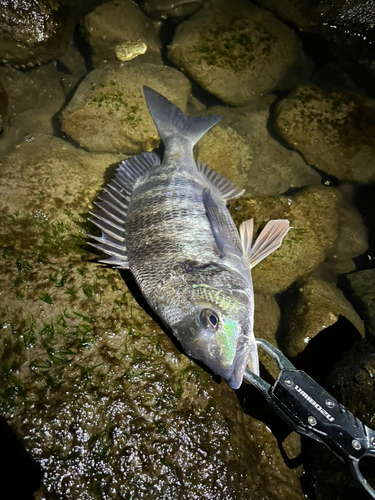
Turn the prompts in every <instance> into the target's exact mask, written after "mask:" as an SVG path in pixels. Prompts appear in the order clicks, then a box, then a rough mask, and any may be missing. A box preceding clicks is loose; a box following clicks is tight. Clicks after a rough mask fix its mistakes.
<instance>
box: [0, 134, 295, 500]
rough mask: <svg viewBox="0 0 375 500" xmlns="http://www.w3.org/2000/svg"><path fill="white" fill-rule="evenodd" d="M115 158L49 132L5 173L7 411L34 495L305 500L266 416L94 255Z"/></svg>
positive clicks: (2, 345) (0, 347)
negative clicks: (189, 350)
mask: <svg viewBox="0 0 375 500" xmlns="http://www.w3.org/2000/svg"><path fill="white" fill-rule="evenodd" d="M117 158H118V157H117V156H114V155H109V154H103V155H98V154H93V153H88V152H86V151H83V150H79V149H76V148H75V147H73V146H72V145H71V144H69V143H67V142H65V141H62V140H60V139H57V138H54V139H51V138H49V137H45V140H44V141H42V140H41V142H39V144H37V143H36V142H31V143H24V144H22V145H21V146H20V147H19V148H17V150H16V153H14V154H12V156H10V157H9V158H8V159H7V161H6V163H5V164H4V165H3V167H2V182H1V183H0V194H1V196H0V212H1V214H2V217H0V224H1V234H2V238H1V242H0V246H1V250H0V270H1V273H0V276H1V277H0V291H1V297H2V300H1V303H0V311H1V312H0V317H1V321H2V323H1V326H2V328H1V342H0V358H1V367H2V371H1V374H0V377H1V384H0V411H1V414H2V415H3V416H4V417H5V418H6V419H7V422H8V423H9V425H11V426H12V428H13V429H14V430H15V432H16V433H17V435H18V437H19V438H20V440H21V441H22V443H23V444H24V446H25V448H26V449H27V450H28V451H29V453H30V454H31V456H32V457H33V458H34V459H35V460H36V461H37V462H38V463H39V464H40V466H41V468H42V470H43V488H42V489H41V490H39V492H38V495H39V498H51V497H52V496H58V497H62V498H63V497H66V498H86V499H88V500H94V499H96V498H98V497H99V496H103V495H105V496H106V497H107V498H121V497H123V498H125V497H127V496H129V495H135V497H137V498H141V497H142V496H143V497H144V498H156V499H158V498H159V499H161V498H182V499H184V498H186V499H188V498H189V500H190V499H193V500H194V499H196V500H199V499H201V498H203V497H207V498H213V497H218V498H221V499H223V500H229V499H231V498H234V497H236V498H239V499H243V500H245V499H248V498H252V499H255V500H257V499H258V500H262V499H264V498H269V499H271V500H284V499H285V498H288V499H291V500H297V499H301V500H302V498H303V494H302V492H301V486H300V482H299V472H298V471H295V470H291V469H289V468H288V467H287V466H286V464H285V463H284V461H283V459H282V457H281V454H280V452H279V448H278V445H277V442H276V439H275V438H274V436H273V435H272V434H271V433H270V432H269V429H268V428H267V427H266V426H265V424H263V423H262V422H260V421H258V420H255V419H253V418H251V417H249V416H247V415H245V414H244V413H243V411H242V409H241V406H240V404H239V402H238V399H237V397H236V395H235V393H234V391H232V390H231V389H230V388H229V387H228V386H227V384H225V383H221V384H218V383H216V382H214V381H213V379H212V377H211V375H209V374H207V373H206V372H205V371H204V370H203V369H202V368H200V367H198V366H197V365H196V364H195V363H193V362H192V361H191V360H189V359H188V358H187V357H186V356H184V355H183V354H181V353H180V352H179V351H178V350H177V349H176V348H175V347H174V345H173V343H172V342H171V341H170V339H169V338H168V337H167V336H166V335H165V334H164V333H163V331H162V330H161V329H160V328H159V326H158V325H157V324H156V323H154V322H153V321H152V319H151V318H150V317H149V316H148V315H147V314H146V313H145V312H144V310H143V309H142V308H141V307H139V306H138V305H137V303H136V302H135V300H134V299H133V298H132V296H131V294H130V292H129V291H128V289H127V287H126V286H125V284H124V282H123V279H122V278H121V276H120V274H119V273H118V271H116V270H111V269H107V268H104V267H101V266H99V265H96V264H94V263H93V262H90V261H89V260H90V259H92V257H93V254H91V253H89V252H88V251H87V250H86V249H85V246H84V241H83V239H82V233H83V232H87V231H88V230H90V231H92V228H90V229H88V228H87V226H86V224H85V222H84V219H82V218H81V217H80V216H79V214H82V213H83V212H86V211H87V209H88V208H89V205H90V201H92V200H93V199H94V197H95V195H96V194H97V193H99V191H100V189H101V185H102V183H103V174H104V171H105V170H106V168H107V165H110V164H113V163H114V162H115V161H117ZM82 223H83V225H84V228H82ZM290 447H291V448H293V447H292V446H291V445H290Z"/></svg>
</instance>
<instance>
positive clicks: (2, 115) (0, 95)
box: [0, 81, 8, 133]
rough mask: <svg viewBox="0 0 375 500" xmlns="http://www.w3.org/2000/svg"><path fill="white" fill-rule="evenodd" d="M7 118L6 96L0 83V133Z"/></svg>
mask: <svg viewBox="0 0 375 500" xmlns="http://www.w3.org/2000/svg"><path fill="white" fill-rule="evenodd" d="M7 118H8V94H7V92H6V90H5V88H4V86H3V84H2V83H1V81H0V133H1V132H2V131H3V129H4V127H5V124H6V121H7Z"/></svg>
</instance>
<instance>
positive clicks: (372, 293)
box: [347, 269, 375, 337]
mask: <svg viewBox="0 0 375 500" xmlns="http://www.w3.org/2000/svg"><path fill="white" fill-rule="evenodd" d="M347 278H348V280H349V283H350V286H351V289H352V291H353V294H354V300H355V304H356V306H357V309H358V311H359V312H360V314H361V316H362V317H363V319H364V321H365V325H366V328H367V332H368V334H369V335H371V336H372V337H375V269H366V270H365V271H358V272H356V273H352V274H348V276H347Z"/></svg>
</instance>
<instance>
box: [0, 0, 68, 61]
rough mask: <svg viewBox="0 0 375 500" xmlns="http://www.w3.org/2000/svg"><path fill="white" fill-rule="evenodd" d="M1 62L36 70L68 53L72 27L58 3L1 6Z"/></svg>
mask: <svg viewBox="0 0 375 500" xmlns="http://www.w3.org/2000/svg"><path fill="white" fill-rule="evenodd" d="M0 17H1V21H2V22H1V23H0V60H1V61H2V62H3V63H9V64H12V65H15V66H25V65H27V66H34V64H41V63H42V62H45V61H48V60H49V59H56V58H57V57H59V55H61V54H63V52H64V51H65V50H66V48H67V46H68V43H69V40H70V38H71V35H72V23H71V22H70V19H69V17H68V16H67V15H66V11H65V9H63V8H62V7H61V6H59V5H58V3H57V2H56V1H55V0H50V1H49V0H6V1H3V2H1V4H0Z"/></svg>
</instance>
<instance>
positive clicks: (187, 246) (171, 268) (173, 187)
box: [90, 87, 289, 388]
mask: <svg viewBox="0 0 375 500" xmlns="http://www.w3.org/2000/svg"><path fill="white" fill-rule="evenodd" d="M144 93H145V97H146V102H147V106H148V108H149V110H150V113H151V115H152V118H153V119H154V122H155V125H156V127H157V129H158V132H159V135H160V137H161V139H162V141H163V143H164V146H165V153H164V157H163V161H162V162H161V161H160V158H159V157H158V156H157V155H156V154H155V153H142V154H141V155H138V156H136V157H134V158H132V159H129V160H125V161H124V162H121V163H120V165H119V168H118V169H117V172H116V176H115V178H114V179H113V180H112V181H111V182H110V183H109V185H108V187H107V188H106V189H105V190H104V195H103V196H101V197H100V201H99V202H98V203H97V206H98V208H99V211H98V212H95V213H93V214H92V215H93V217H94V219H90V220H92V222H93V223H94V224H95V225H96V226H97V227H99V229H101V231H102V236H101V237H98V236H92V239H93V240H94V241H95V243H90V244H91V245H92V246H94V247H95V248H97V249H99V250H100V251H102V252H104V253H106V254H107V255H108V256H109V258H106V259H104V260H101V261H100V262H103V263H105V264H108V265H112V266H114V267H116V268H120V269H129V270H130V271H131V272H132V274H133V276H134V278H135V280H136V282H137V284H138V286H139V288H140V290H141V292H142V294H143V296H144V297H145V299H146V301H147V302H148V304H149V305H150V306H151V308H152V309H153V310H154V311H155V312H156V314H158V315H159V317H160V318H161V319H162V321H163V322H164V323H165V324H166V326H168V327H169V328H170V329H171V331H172V332H173V334H174V335H175V337H176V338H177V339H178V340H179V341H180V343H181V345H182V347H183V349H184V351H185V352H186V353H187V354H189V355H190V356H191V357H193V358H196V359H199V360H201V361H203V363H205V364H206V366H208V367H209V368H210V369H211V370H213V371H214V372H215V373H217V374H219V375H221V376H223V377H224V378H225V379H226V380H227V381H228V383H229V385H230V386H231V387H233V388H238V387H239V386H240V384H241V383H242V378H243V374H244V370H245V367H246V365H248V366H249V368H250V369H251V370H252V371H254V373H256V374H258V373H259V362H258V354H257V346H256V342H255V338H254V333H253V322H254V293H253V285H252V279H251V272H250V271H251V267H252V266H253V265H255V264H256V263H257V262H260V261H261V260H262V259H263V258H265V257H266V256H267V255H268V254H269V253H271V252H272V251H274V250H275V249H276V248H278V246H280V244H281V240H282V238H283V236H285V234H286V233H287V230H288V227H289V226H288V223H287V221H270V222H269V223H268V224H267V225H266V227H265V229H264V230H263V231H262V233H261V235H260V236H259V238H258V240H257V241H256V243H255V245H254V247H252V228H253V226H252V221H246V222H245V223H243V224H242V225H241V226H240V233H241V234H239V233H238V231H237V229H236V227H235V225H234V223H233V220H232V218H231V216H230V214H229V212H228V210H227V208H226V202H227V201H228V200H229V199H231V198H234V197H236V196H240V195H241V194H242V193H243V192H242V191H239V190H238V189H236V187H235V186H234V185H233V183H232V182H230V181H229V180H228V179H226V178H225V177H224V176H222V175H220V174H218V173H216V172H215V171H214V170H212V169H211V168H210V167H208V166H207V165H205V164H204V163H203V162H201V161H198V162H195V161H194V157H193V146H194V144H195V143H196V142H197V141H198V140H199V139H200V137H201V136H202V135H203V134H204V133H205V132H207V131H208V130H209V129H210V128H211V127H213V126H214V125H215V124H216V123H217V122H218V121H219V120H220V118H221V117H218V116H203V117H188V116H185V115H184V114H183V113H182V112H181V111H180V110H179V109H178V108H177V107H176V106H174V105H173V104H172V103H170V102H169V101H168V100H167V99H165V98H164V97H163V96H161V95H160V94H158V93H157V92H155V91H153V90H151V89H148V88H147V87H144ZM262 235H263V236H262Z"/></svg>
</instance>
